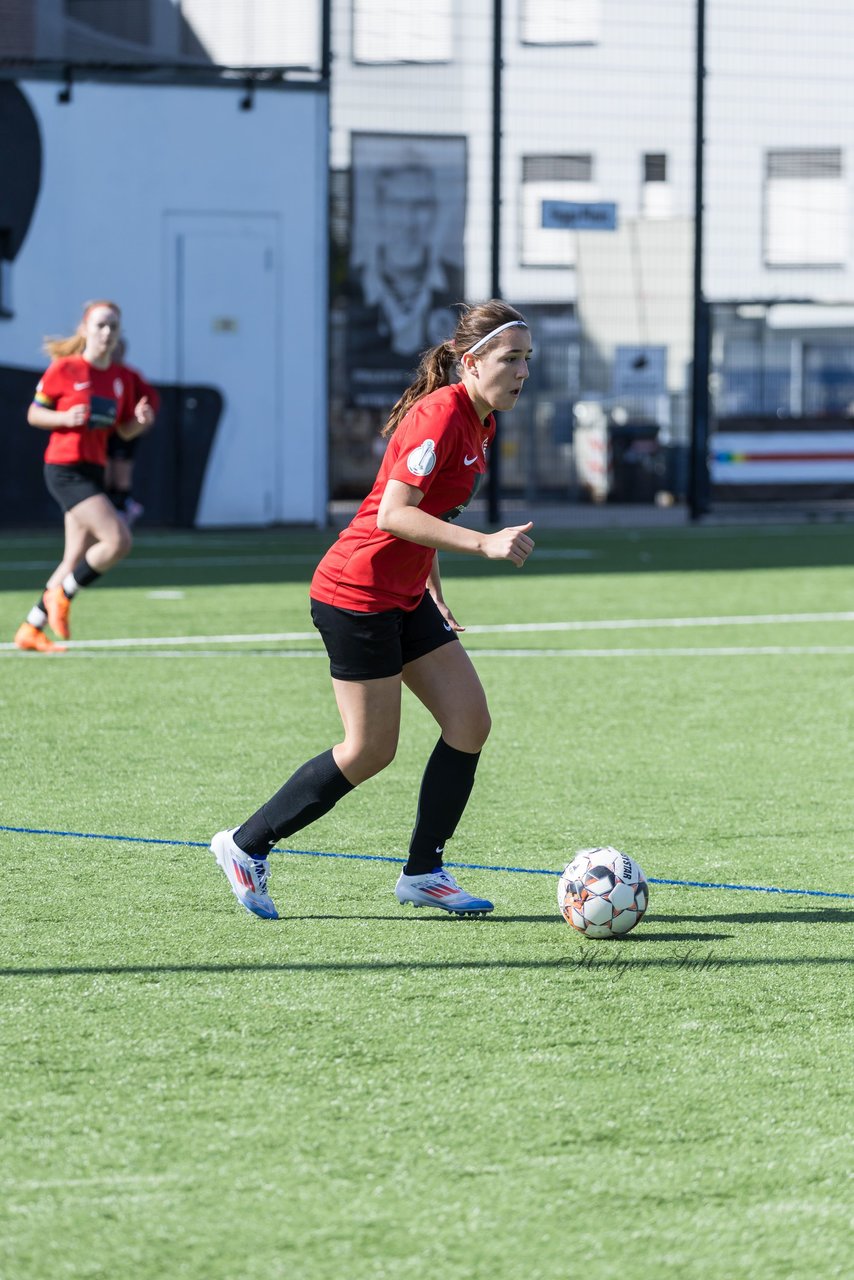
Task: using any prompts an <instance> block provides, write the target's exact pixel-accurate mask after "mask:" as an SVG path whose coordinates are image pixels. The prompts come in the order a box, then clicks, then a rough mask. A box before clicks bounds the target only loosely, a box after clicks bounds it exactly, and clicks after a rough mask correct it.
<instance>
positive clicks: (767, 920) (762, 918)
mask: <svg viewBox="0 0 854 1280" xmlns="http://www.w3.org/2000/svg"><path fill="white" fill-rule="evenodd" d="M662 919H666V920H667V923H668V924H704V923H709V924H854V911H851V910H848V909H847V908H845V907H825V908H821V907H815V908H813V909H811V910H802V911H732V912H724V911H716V912H713V913H712V914H711V915H705V914H703V915H691V916H671V915H668V916H666V917H662Z"/></svg>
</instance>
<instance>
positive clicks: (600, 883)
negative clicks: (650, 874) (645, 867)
mask: <svg viewBox="0 0 854 1280" xmlns="http://www.w3.org/2000/svg"><path fill="white" fill-rule="evenodd" d="M648 903H649V886H648V885H647V882H646V876H645V875H644V873H643V872H642V871H641V869H640V867H639V866H638V864H637V863H636V862H635V860H634V858H630V857H629V856H628V854H625V853H620V852H619V850H617V849H612V848H611V846H610V845H607V846H606V847H605V848H601V849H580V850H579V851H578V853H577V854H576V855H575V857H574V858H573V859H572V862H569V863H567V865H566V866H565V867H564V869H563V873H562V874H561V877H560V879H559V880H558V882H557V905H558V907H559V908H560V913H561V915H562V916H563V918H564V920H565V921H566V923H567V924H570V925H572V927H573V929H577V930H578V932H579V933H583V934H584V936H585V937H586V938H616V937H619V936H620V935H621V934H625V933H628V932H629V930H630V929H634V927H635V925H636V924H637V923H638V921H639V920H641V919H642V918H643V913H644V912H645V911H646V908H647V904H648Z"/></svg>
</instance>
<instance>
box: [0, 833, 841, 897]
mask: <svg viewBox="0 0 854 1280" xmlns="http://www.w3.org/2000/svg"><path fill="white" fill-rule="evenodd" d="M0 831H10V832H14V833H15V834H17V835H24V836H68V837H73V838H74V839H75V840H118V841H121V842H122V843H124V844H159V845H171V846H176V845H177V846H180V847H181V848H182V849H208V848H210V845H208V844H206V843H205V841H203V840H166V839H162V838H158V837H155V836H110V835H103V834H100V833H98V832H96V831H53V830H51V829H50V828H47V827H7V826H3V825H2V824H0ZM271 852H272V853H281V854H293V855H294V856H295V857H298V858H346V859H347V860H349V861H351V862H396V863H399V864H401V865H402V864H403V863H405V862H406V859H405V858H392V857H390V856H388V855H386V854H381V853H324V852H322V851H320V850H317V849H273V850H271ZM445 866H446V867H456V868H459V869H461V870H463V871H506V872H509V873H511V874H512V875H521V876H557V875H560V872H559V871H543V870H542V869H541V868H539V867H496V866H487V865H486V864H485V863H482V862H446V863H445ZM647 879H648V881H649V883H650V884H669V885H675V886H677V887H678V888H680V889H735V890H739V891H741V892H743V893H789V894H796V895H798V896H799V897H805V898H854V893H830V892H828V891H827V890H826V889H777V888H774V887H773V886H770V885H765V884H720V883H716V882H715V881H711V880H663V879H660V878H659V877H657V876H647Z"/></svg>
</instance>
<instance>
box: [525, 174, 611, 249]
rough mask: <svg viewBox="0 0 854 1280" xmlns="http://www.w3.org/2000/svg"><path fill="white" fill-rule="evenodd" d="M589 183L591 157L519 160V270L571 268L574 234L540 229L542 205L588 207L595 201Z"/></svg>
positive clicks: (591, 180) (550, 228)
mask: <svg viewBox="0 0 854 1280" xmlns="http://www.w3.org/2000/svg"><path fill="white" fill-rule="evenodd" d="M598 194H599V193H598V188H597V187H596V186H595V185H594V183H593V157H592V156H590V155H574V156H523V157H522V202H521V219H522V227H521V242H522V243H521V252H520V263H521V265H522V266H523V267H572V266H574V265H575V236H576V233H575V232H574V231H565V230H563V229H559V228H553V227H544V226H543V201H544V200H568V201H579V202H581V203H588V202H590V201H593V200H596V199H598Z"/></svg>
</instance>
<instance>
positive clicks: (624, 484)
mask: <svg viewBox="0 0 854 1280" xmlns="http://www.w3.org/2000/svg"><path fill="white" fill-rule="evenodd" d="M659 431H660V428H659V426H658V423H657V422H640V421H635V422H632V421H629V422H621V423H619V424H618V423H615V422H609V423H608V457H609V468H608V470H609V484H608V501H609V502H655V496H656V494H657V493H659V492H661V490H663V489H667V487H668V484H667V453H666V450H665V449H664V448H663V447H662V445H661V443H660V442H659V438H658V437H659Z"/></svg>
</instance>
